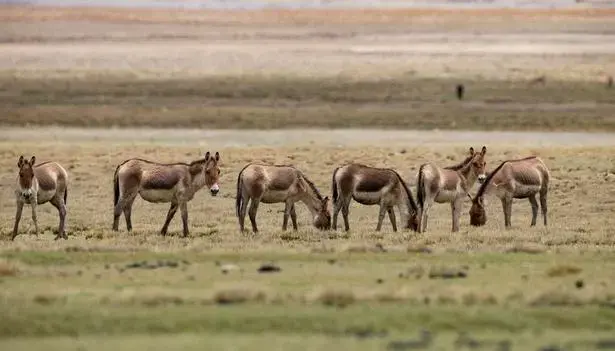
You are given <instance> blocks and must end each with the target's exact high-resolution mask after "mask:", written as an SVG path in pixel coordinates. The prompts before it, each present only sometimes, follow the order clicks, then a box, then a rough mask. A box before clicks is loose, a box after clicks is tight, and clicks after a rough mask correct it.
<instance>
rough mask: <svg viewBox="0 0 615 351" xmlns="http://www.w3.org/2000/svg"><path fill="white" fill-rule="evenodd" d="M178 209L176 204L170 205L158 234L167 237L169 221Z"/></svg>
mask: <svg viewBox="0 0 615 351" xmlns="http://www.w3.org/2000/svg"><path fill="white" fill-rule="evenodd" d="M178 207H179V205H178V204H177V203H171V207H170V208H169V212H168V213H167V219H165V221H164V225H163V226H162V229H161V230H160V234H162V235H167V231H168V230H169V224H171V220H172V219H173V217H174V216H175V213H176V212H177V208H178Z"/></svg>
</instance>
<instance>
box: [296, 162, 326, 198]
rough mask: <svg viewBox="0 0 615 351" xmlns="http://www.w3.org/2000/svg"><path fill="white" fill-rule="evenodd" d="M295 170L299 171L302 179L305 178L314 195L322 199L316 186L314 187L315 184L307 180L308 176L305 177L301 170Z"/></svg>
mask: <svg viewBox="0 0 615 351" xmlns="http://www.w3.org/2000/svg"><path fill="white" fill-rule="evenodd" d="M297 172H299V174H300V175H301V178H303V180H305V182H306V183H308V185H309V186H310V188H311V189H312V191H314V193H316V197H318V200H321V201H322V195H320V191H318V188H316V185H314V183H312V181H311V180H309V179H308V177H306V176H305V174H303V172H301V171H300V170H297Z"/></svg>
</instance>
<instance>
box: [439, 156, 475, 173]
mask: <svg viewBox="0 0 615 351" xmlns="http://www.w3.org/2000/svg"><path fill="white" fill-rule="evenodd" d="M473 158H474V155H471V156H468V157H466V158H465V160H463V161H461V162H460V163H458V164H456V165H453V166H447V167H444V169H450V170H452V171H458V170H460V169H462V168H463V167H464V166H465V165H467V164H468V163H469V162H470V161H472V159H473Z"/></svg>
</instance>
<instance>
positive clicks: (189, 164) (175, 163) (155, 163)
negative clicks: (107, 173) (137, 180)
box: [118, 157, 211, 167]
mask: <svg viewBox="0 0 615 351" xmlns="http://www.w3.org/2000/svg"><path fill="white" fill-rule="evenodd" d="M210 158H211V157H210ZM129 161H141V162H145V163H149V164H152V165H157V166H188V167H190V166H193V165H195V164H199V163H205V162H207V161H208V160H206V159H204V158H201V159H198V160H195V161H192V162H190V163H186V162H173V163H161V162H156V161H151V160H146V159H143V158H130V159H128V160H125V161H124V162H122V163H120V164H119V166H123V165H124V164H125V163H127V162H129ZM119 166H118V167H119Z"/></svg>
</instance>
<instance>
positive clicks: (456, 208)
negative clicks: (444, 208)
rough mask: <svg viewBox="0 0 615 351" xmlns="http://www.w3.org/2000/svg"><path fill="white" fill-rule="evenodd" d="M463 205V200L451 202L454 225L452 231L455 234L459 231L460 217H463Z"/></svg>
mask: <svg viewBox="0 0 615 351" xmlns="http://www.w3.org/2000/svg"><path fill="white" fill-rule="evenodd" d="M462 204H463V198H458V199H454V200H453V202H451V216H452V221H453V225H452V228H451V231H452V232H453V233H455V232H458V231H459V217H460V216H461V205H462Z"/></svg>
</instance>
